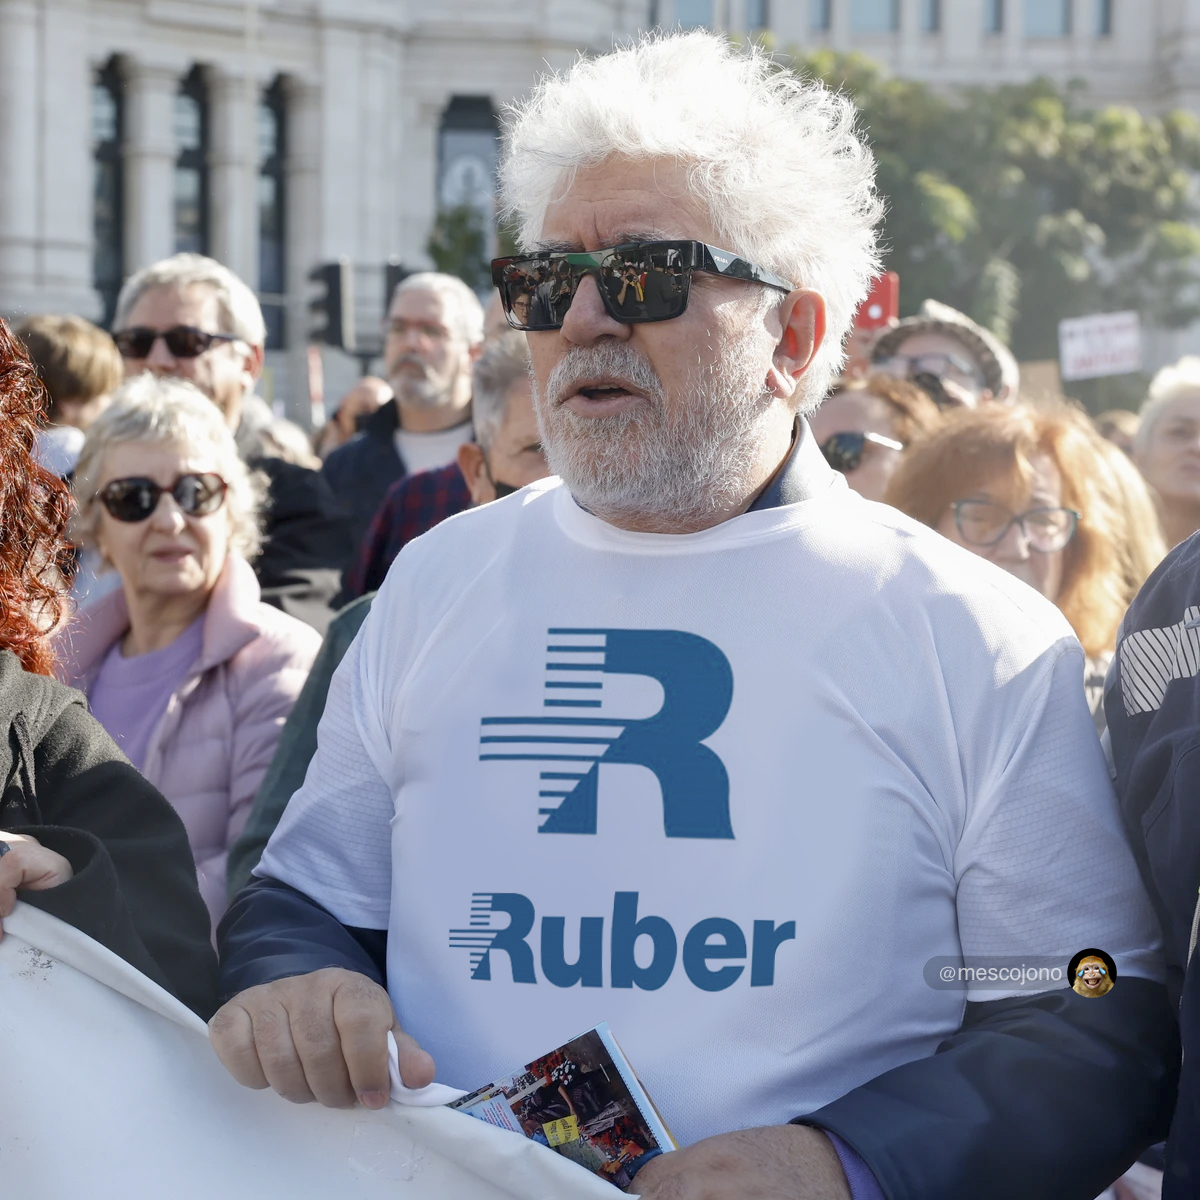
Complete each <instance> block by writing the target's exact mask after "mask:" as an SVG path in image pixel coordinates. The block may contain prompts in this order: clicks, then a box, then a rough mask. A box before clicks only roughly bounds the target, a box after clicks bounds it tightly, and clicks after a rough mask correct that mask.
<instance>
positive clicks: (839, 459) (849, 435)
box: [821, 430, 904, 475]
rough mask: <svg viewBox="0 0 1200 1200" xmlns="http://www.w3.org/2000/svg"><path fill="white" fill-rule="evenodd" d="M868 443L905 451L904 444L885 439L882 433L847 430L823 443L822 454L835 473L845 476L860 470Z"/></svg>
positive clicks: (832, 435) (834, 434) (835, 434)
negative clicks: (838, 472) (839, 472)
mask: <svg viewBox="0 0 1200 1200" xmlns="http://www.w3.org/2000/svg"><path fill="white" fill-rule="evenodd" d="M868 442H873V443H874V444H875V445H876V446H886V447H887V448H888V449H889V450H903V449H904V443H903V442H898V441H896V440H895V439H894V438H890V437H884V436H883V434H882V433H857V432H851V431H850V430H846V431H844V432H842V433H832V434H830V435H829V437H827V438H826V439H825V440H824V441H823V442H822V443H821V453H822V454H823V455H825V461H826V462H827V463H828V464H829V465H830V466H831V467H832V468H833V469H834V470H835V471H841V473H842V474H843V475H845V474H846V473H847V472H849V471H857V470H858V468H859V466H860V464H861V463H862V457H863V451H864V450H865V449H866V448H867V443H868Z"/></svg>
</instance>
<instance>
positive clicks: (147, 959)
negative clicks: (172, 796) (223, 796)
mask: <svg viewBox="0 0 1200 1200" xmlns="http://www.w3.org/2000/svg"><path fill="white" fill-rule="evenodd" d="M0 735H2V738H3V740H2V741H0V785H2V786H3V790H2V791H0V829H4V830H6V831H7V832H9V833H21V834H26V835H28V836H29V837H34V838H36V839H37V840H38V841H39V842H41V843H42V845H44V846H46V847H47V849H50V850H54V851H56V852H57V853H58V854H61V855H62V856H63V857H64V858H66V859H67V861H68V862H70V864H71V867H72V869H73V870H74V872H75V874H74V876H73V877H72V878H71V879H70V880H68V881H67V882H66V883H63V884H59V886H58V887H55V888H50V889H48V890H46V891H23V892H21V893H20V898H21V900H23V901H24V902H25V903H26V904H29V905H30V906H32V907H34V908H40V909H41V910H42V911H43V912H48V913H50V914H51V915H52V916H55V917H59V918H60V919H61V920H63V921H66V922H68V923H69V924H71V925H74V926H75V928H76V929H79V930H80V931H81V932H83V933H86V934H87V935H88V936H89V937H91V938H93V939H95V940H96V941H97V942H99V943H100V944H101V945H103V946H106V947H108V949H109V950H111V951H112V952H113V953H114V954H117V955H119V956H120V957H121V958H123V959H124V960H125V961H126V962H127V963H129V964H130V965H131V966H133V967H136V968H137V969H138V970H139V971H141V972H142V974H144V975H147V976H149V977H150V978H151V979H153V980H154V982H155V983H157V984H159V985H160V986H162V987H164V988H166V990H167V991H169V992H170V993H171V994H172V995H174V996H176V997H178V998H179V999H180V1000H182V1001H183V1003H184V1004H186V1005H187V1006H188V1007H189V1008H190V1009H191V1010H192V1011H193V1012H195V1013H197V1014H199V1015H200V1016H201V1017H203V1018H205V1019H206V1020H207V1018H208V1017H209V1016H211V1015H212V1013H213V1011H214V1009H215V1008H216V971H217V963H216V956H215V955H214V953H213V949H212V944H211V942H210V941H209V917H208V910H207V908H205V906H204V901H203V900H202V899H201V898H200V889H199V887H198V886H197V884H196V868H195V866H194V864H193V862H192V852H191V850H190V849H189V847H188V840H187V833H186V832H185V831H184V828H183V822H182V821H180V819H179V817H178V816H177V815H176V813H175V810H174V809H173V808H172V807H171V806H170V804H168V803H167V801H166V800H165V799H163V797H162V796H161V795H160V794H159V792H158V791H156V790H155V788H154V787H153V786H152V785H151V784H149V783H148V782H147V781H146V780H145V779H144V778H143V777H142V776H141V775H140V774H139V773H138V772H137V771H136V770H135V769H134V768H133V766H132V765H130V763H129V760H128V759H126V758H125V756H124V755H123V754H122V753H121V751H120V750H118V749H117V746H116V743H114V742H113V740H112V739H111V738H110V737H109V736H108V734H107V733H106V732H105V731H104V728H103V727H102V726H101V725H100V723H99V722H98V721H97V720H96V719H95V718H94V717H92V716H91V715H90V714H89V713H88V711H87V701H86V700H85V699H84V697H83V693H82V692H77V691H74V690H73V689H72V688H68V687H66V686H64V685H63V684H61V683H58V682H57V681H55V680H53V679H47V678H46V677H45V676H42V675H33V674H30V673H29V672H28V671H25V670H24V669H23V668H22V667H21V664H20V662H19V661H18V659H17V658H16V656H15V655H13V654H11V653H10V652H9V651H7V650H5V651H0Z"/></svg>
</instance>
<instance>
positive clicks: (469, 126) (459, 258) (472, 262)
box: [435, 96, 500, 287]
mask: <svg viewBox="0 0 1200 1200" xmlns="http://www.w3.org/2000/svg"><path fill="white" fill-rule="evenodd" d="M499 133H500V126H499V122H498V121H497V119H496V110H495V109H494V108H493V107H492V101H491V99H490V97H488V96H452V97H451V99H450V103H449V104H448V105H447V106H446V110H445V111H444V112H443V113H442V127H441V131H440V133H439V135H438V184H437V187H438V192H437V199H438V213H439V216H438V221H439V224H441V225H443V226H444V232H445V233H446V235H447V236H446V243H447V251H448V252H449V251H450V250H453V256H452V257H453V260H454V261H451V260H450V259H447V260H446V261H445V263H443V264H441V265H440V269H441V270H444V271H449V272H450V273H451V274H453V275H458V276H459V277H460V278H462V279H464V280H466V281H467V282H468V283H469V284H470V285H471V286H472V287H476V286H482V287H487V286H488V283H489V281H490V275H489V273H488V266H487V264H488V261H489V260H490V259H491V258H492V257H493V251H494V249H495V245H496V232H495V191H496V166H497V159H498V153H497V151H498V138H499ZM435 232H436V230H435Z"/></svg>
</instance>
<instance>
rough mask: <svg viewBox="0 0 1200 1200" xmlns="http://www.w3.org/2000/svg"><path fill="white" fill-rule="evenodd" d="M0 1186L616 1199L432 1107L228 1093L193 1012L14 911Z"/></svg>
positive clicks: (494, 1199) (576, 1172)
mask: <svg viewBox="0 0 1200 1200" xmlns="http://www.w3.org/2000/svg"><path fill="white" fill-rule="evenodd" d="M413 1095H414V1096H415V1095H419V1093H414V1094H413ZM0 1180H2V1181H3V1186H2V1188H0V1191H2V1192H3V1195H4V1196H5V1197H12V1198H13V1200H19V1198H27V1200H33V1198H34V1197H36V1198H37V1200H84V1198H86V1200H157V1198H158V1197H169V1198H170V1200H212V1197H214V1196H219V1197H221V1198H222V1200H243V1198H244V1200H308V1198H309V1197H312V1198H314V1200H334V1198H336V1200H359V1198H360V1197H362V1198H375V1197H379V1198H382V1197H388V1198H389V1200H514V1198H519V1200H615V1198H616V1197H617V1196H618V1195H619V1193H618V1192H617V1190H616V1189H615V1188H614V1187H613V1185H612V1184H610V1183H607V1182H605V1181H604V1180H601V1179H598V1178H597V1177H596V1176H594V1175H591V1174H589V1173H588V1172H587V1171H584V1170H583V1169H582V1168H581V1167H579V1166H576V1165H575V1164H574V1163H572V1162H570V1161H569V1160H567V1159H565V1158H562V1157H560V1156H559V1155H557V1154H555V1153H553V1152H552V1151H550V1150H547V1149H545V1148H544V1147H542V1146H539V1145H537V1144H536V1143H534V1142H531V1141H529V1140H527V1139H526V1138H522V1137H520V1136H518V1135H517V1134H514V1133H511V1132H508V1131H506V1130H502V1129H496V1128H494V1127H493V1126H491V1125H488V1124H486V1123H484V1122H483V1121H477V1120H475V1119H474V1118H472V1117H468V1116H465V1115H464V1114H462V1113H458V1112H453V1111H451V1110H450V1109H447V1108H443V1107H440V1106H439V1107H413V1106H410V1105H402V1104H398V1103H396V1102H395V1101H393V1102H392V1103H391V1104H390V1105H389V1106H388V1107H387V1108H386V1109H383V1110H381V1111H378V1112H370V1111H368V1110H366V1109H363V1108H355V1109H329V1108H321V1107H320V1106H319V1105H316V1104H306V1105H293V1104H289V1103H288V1102H287V1101H286V1100H282V1099H280V1097H278V1096H276V1095H275V1094H274V1093H273V1092H269V1091H265V1092H253V1091H250V1090H248V1089H247V1088H243V1087H240V1086H239V1085H238V1084H236V1083H235V1082H234V1081H233V1079H231V1078H230V1077H229V1075H228V1074H226V1072H225V1069H224V1068H223V1067H222V1066H221V1064H220V1062H219V1061H218V1060H217V1057H216V1055H215V1054H214V1053H213V1050H212V1047H211V1045H210V1044H209V1041H208V1036H207V1032H206V1030H205V1027H204V1023H203V1022H202V1021H201V1020H200V1019H199V1018H198V1017H196V1016H195V1015H194V1014H193V1013H191V1012H189V1011H188V1010H187V1009H186V1008H185V1007H184V1006H183V1005H181V1004H180V1003H179V1002H178V1001H177V1000H175V999H174V998H173V997H171V996H169V995H168V994H167V993H166V992H164V991H163V990H162V989H161V988H159V987H158V986H157V985H156V984H154V983H152V982H151V981H150V980H149V979H147V978H146V977H145V976H144V975H142V974H140V973H139V972H137V971H135V970H134V969H133V968H132V967H130V966H129V965H128V964H127V963H125V962H123V961H122V960H121V959H119V958H117V957H116V955H114V954H112V953H110V952H109V951H108V950H106V949H105V948H104V947H103V946H100V945H98V944H97V943H96V942H93V941H92V940H91V939H90V938H87V937H85V936H84V935H83V934H81V933H79V932H78V931H77V930H75V929H73V928H72V927H71V926H69V925H65V924H64V923H63V922H61V921H58V920H56V919H55V918H54V917H49V916H47V915H46V914H45V913H42V912H40V911H38V910H37V909H33V908H30V907H28V906H27V905H24V904H18V905H17V907H16V910H15V911H14V912H13V914H12V915H11V916H10V917H8V918H6V919H5V921H4V940H3V941H0Z"/></svg>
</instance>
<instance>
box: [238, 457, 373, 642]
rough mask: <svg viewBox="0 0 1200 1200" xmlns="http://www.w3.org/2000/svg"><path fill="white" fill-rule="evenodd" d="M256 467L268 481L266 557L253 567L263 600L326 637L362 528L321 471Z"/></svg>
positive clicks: (266, 463) (271, 461)
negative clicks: (345, 570) (357, 530)
mask: <svg viewBox="0 0 1200 1200" xmlns="http://www.w3.org/2000/svg"><path fill="white" fill-rule="evenodd" d="M250 466H251V467H253V468H254V469H255V470H256V471H261V472H263V474H265V475H266V477H267V481H268V492H267V503H266V505H265V507H264V512H263V517H264V530H263V532H264V534H265V537H264V539H263V548H262V553H261V554H260V555H259V556H258V557H257V558H256V559H255V560H254V562H253V563H252V564H251V565H252V566H253V567H254V574H255V575H256V576H257V577H258V584H259V587H260V588H261V589H262V598H263V600H264V601H266V603H268V604H272V605H274V606H275V607H276V608H279V609H282V610H283V611H284V612H285V613H287V614H288V615H289V616H292V617H298V618H299V619H300V620H301V621H303V622H304V623H305V624H307V625H311V626H312V627H313V628H314V629H315V630H316V631H317V632H318V633H320V634H324V633H325V630H326V628H327V627H328V625H329V622H330V620H331V619H332V617H333V609H332V608H331V607H330V602H331V601H332V600H333V599H334V597H335V596H336V595H337V593H338V591H339V590H340V588H341V581H342V571H343V570H344V569H345V567H346V566H347V565H348V564H349V562H350V560H351V559H352V558H353V555H354V551H355V550H356V549H357V547H358V536H357V534H356V532H355V530H356V528H357V527H356V526H355V524H354V522H353V520H352V519H351V517H350V513H349V511H348V510H347V509H346V508H345V506H344V505H343V504H342V502H341V501H340V500H339V499H338V497H337V496H335V495H334V493H333V490H332V488H330V486H329V483H328V481H327V480H326V479H325V477H324V476H323V475H322V474H321V473H320V472H319V471H313V470H310V469H309V468H308V467H301V466H298V465H296V464H295V463H290V462H285V461H284V460H283V459H281V458H256V459H253V460H251V462H250Z"/></svg>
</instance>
